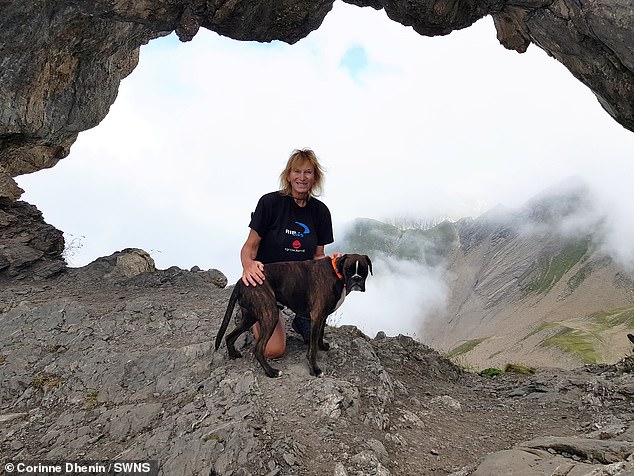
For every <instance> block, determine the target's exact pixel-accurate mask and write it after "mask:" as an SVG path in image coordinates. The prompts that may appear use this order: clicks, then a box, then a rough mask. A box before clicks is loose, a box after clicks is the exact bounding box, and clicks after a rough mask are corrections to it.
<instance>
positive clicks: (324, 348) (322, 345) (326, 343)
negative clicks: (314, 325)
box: [319, 341, 330, 350]
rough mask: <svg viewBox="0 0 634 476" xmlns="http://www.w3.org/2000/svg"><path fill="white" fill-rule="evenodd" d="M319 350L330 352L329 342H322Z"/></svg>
mask: <svg viewBox="0 0 634 476" xmlns="http://www.w3.org/2000/svg"><path fill="white" fill-rule="evenodd" d="M319 350H330V344H329V343H328V342H323V341H322V342H320V343H319Z"/></svg>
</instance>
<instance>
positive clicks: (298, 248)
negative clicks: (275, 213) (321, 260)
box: [284, 221, 310, 253]
mask: <svg viewBox="0 0 634 476" xmlns="http://www.w3.org/2000/svg"><path fill="white" fill-rule="evenodd" d="M293 225H299V226H300V227H301V230H291V229H290V227H289V228H286V230H285V232H286V234H287V235H290V236H292V237H294V238H296V239H295V240H293V242H292V243H291V248H288V247H286V248H284V251H287V252H295V253H306V249H305V248H303V247H302V246H303V245H302V242H301V241H300V240H299V238H304V237H305V236H306V235H310V228H309V227H308V226H307V225H306V224H305V223H302V222H301V221H296V222H294V223H293Z"/></svg>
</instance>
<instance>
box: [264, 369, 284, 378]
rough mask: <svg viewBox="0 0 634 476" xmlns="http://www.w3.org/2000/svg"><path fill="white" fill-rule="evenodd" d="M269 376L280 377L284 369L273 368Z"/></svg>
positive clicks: (268, 373)
mask: <svg viewBox="0 0 634 476" xmlns="http://www.w3.org/2000/svg"><path fill="white" fill-rule="evenodd" d="M266 375H267V377H271V378H280V377H281V376H282V371H281V370H277V369H271V372H267V374H266Z"/></svg>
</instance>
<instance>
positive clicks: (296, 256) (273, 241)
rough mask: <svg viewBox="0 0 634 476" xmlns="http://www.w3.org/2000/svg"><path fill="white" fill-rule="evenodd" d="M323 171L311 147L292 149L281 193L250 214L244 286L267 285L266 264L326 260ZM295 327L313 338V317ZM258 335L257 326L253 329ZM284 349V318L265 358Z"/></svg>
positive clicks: (329, 236)
mask: <svg viewBox="0 0 634 476" xmlns="http://www.w3.org/2000/svg"><path fill="white" fill-rule="evenodd" d="M323 181H324V173H323V170H322V168H321V166H320V165H319V161H318V160H317V156H316V155H315V153H314V152H313V151H312V150H310V149H302V150H294V151H293V153H292V154H291V156H290V157H289V159H288V162H287V163H286V168H285V169H284V171H283V172H282V173H281V174H280V190H279V191H276V192H271V193H267V194H266V195H264V196H262V197H261V198H260V200H259V201H258V204H257V206H256V208H255V212H253V213H252V214H251V222H250V223H249V228H250V229H251V230H250V231H249V236H248V237H247V241H246V242H245V244H244V246H243V247H242V250H241V252H240V259H241V261H242V269H243V271H242V282H243V283H244V284H245V285H246V286H257V285H258V284H262V282H263V281H264V279H265V278H264V272H263V271H264V265H265V264H266V263H274V262H278V261H303V260H309V259H322V258H325V257H326V254H325V252H324V248H325V246H326V245H327V244H330V243H332V242H333V241H334V239H333V233H332V219H331V217H330V210H328V207H327V206H326V205H325V204H324V203H323V202H321V201H320V200H318V199H317V198H315V196H317V195H319V194H320V192H321V191H322V186H323ZM292 325H293V329H294V330H295V331H296V332H298V333H299V334H301V335H302V337H303V339H304V343H307V342H308V340H309V338H310V318H309V317H307V316H299V315H296V316H295V318H294V319H293V324H292ZM253 332H254V334H255V336H256V337H257V336H258V332H259V324H258V323H256V324H254V326H253ZM285 350H286V331H285V329H284V324H283V319H279V321H278V324H277V326H276V328H275V331H274V332H273V335H272V336H271V338H270V339H269V342H268V344H267V346H266V350H265V353H264V355H265V356H266V357H267V358H276V357H280V356H282V355H283V354H284V351H285Z"/></svg>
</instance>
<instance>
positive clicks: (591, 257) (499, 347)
mask: <svg viewBox="0 0 634 476" xmlns="http://www.w3.org/2000/svg"><path fill="white" fill-rule="evenodd" d="M602 236H603V217H602V216H601V215H600V214H598V213H596V211H595V208H594V207H593V206H592V197H591V194H590V192H589V190H588V189H587V187H586V186H585V185H584V184H583V183H580V182H579V181H576V180H572V181H568V182H566V183H564V184H562V186H558V187H556V188H553V189H549V190H546V191H544V192H543V193H541V194H540V195H538V196H536V197H535V198H533V199H532V200H530V201H529V202H527V203H526V204H525V205H524V206H523V207H521V208H519V209H518V210H508V209H504V208H502V207H498V208H496V209H493V210H490V211H489V212H487V213H485V214H483V215H482V216H480V217H478V218H477V219H472V218H465V219H462V220H459V221H458V222H455V223H451V222H448V221H445V222H443V223H441V224H439V225H437V226H435V227H433V228H430V229H427V230H418V229H410V230H403V229H398V228H397V227H394V226H391V225H386V224H384V223H381V222H377V221H375V220H367V219H363V220H358V221H356V222H355V223H354V224H353V226H352V227H351V231H350V232H349V233H348V234H347V236H346V237H345V240H346V241H347V242H349V245H348V246H349V247H350V248H352V249H354V250H356V251H362V252H366V253H368V254H370V255H372V254H377V253H378V254H382V255H385V256H391V257H396V258H399V259H407V260H413V261H416V262H418V263H420V264H421V266H434V267H439V266H440V267H442V269H443V270H444V273H443V275H444V279H445V281H446V284H447V287H448V288H449V296H448V298H447V302H446V307H445V310H444V312H442V313H439V314H435V315H434V316H432V317H431V318H427V319H426V321H425V322H421V331H420V333H419V338H420V340H422V341H423V342H424V343H425V344H427V345H430V346H432V347H434V348H436V349H439V350H441V351H443V352H445V353H446V354H447V355H448V356H450V357H452V358H453V359H454V360H457V361H459V363H461V364H463V365H467V366H472V367H474V368H476V369H483V368H487V367H504V366H505V365H506V364H508V363H519V364H525V365H532V366H539V367H549V366H550V367H563V368H573V367H577V366H579V365H583V364H588V363H613V362H616V361H618V360H619V359H621V358H622V357H623V356H625V355H627V354H628V352H629V351H630V344H629V341H628V339H627V337H626V334H627V332H631V331H632V330H633V329H634V279H633V278H634V276H633V274H632V272H631V271H628V270H626V269H623V268H622V267H621V266H619V265H618V264H617V263H615V262H614V261H613V260H612V258H611V257H610V256H609V255H607V254H606V253H605V252H603V251H602V246H601V245H602Z"/></svg>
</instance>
